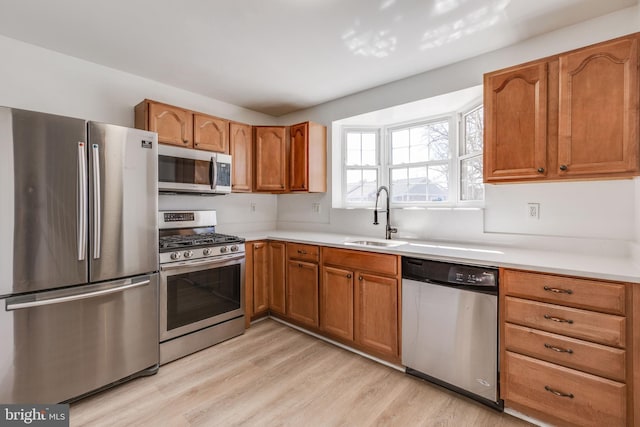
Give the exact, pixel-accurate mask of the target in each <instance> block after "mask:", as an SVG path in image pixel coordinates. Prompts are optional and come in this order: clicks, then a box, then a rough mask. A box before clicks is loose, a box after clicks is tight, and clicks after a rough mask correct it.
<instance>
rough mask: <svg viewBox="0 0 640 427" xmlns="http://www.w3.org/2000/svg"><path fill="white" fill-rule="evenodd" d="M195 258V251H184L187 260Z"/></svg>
mask: <svg viewBox="0 0 640 427" xmlns="http://www.w3.org/2000/svg"><path fill="white" fill-rule="evenodd" d="M192 256H193V251H184V257H185V258H191V257H192Z"/></svg>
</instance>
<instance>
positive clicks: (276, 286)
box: [269, 242, 287, 314]
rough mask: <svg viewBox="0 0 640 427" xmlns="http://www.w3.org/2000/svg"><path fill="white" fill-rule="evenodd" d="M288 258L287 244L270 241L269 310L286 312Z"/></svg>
mask: <svg viewBox="0 0 640 427" xmlns="http://www.w3.org/2000/svg"><path fill="white" fill-rule="evenodd" d="M286 259H287V244H286V243H284V242H269V267H270V268H271V272H270V274H269V310H271V311H272V312H275V313H280V314H285V313H286V299H287V292H286Z"/></svg>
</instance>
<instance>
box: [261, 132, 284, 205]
mask: <svg viewBox="0 0 640 427" xmlns="http://www.w3.org/2000/svg"><path fill="white" fill-rule="evenodd" d="M255 174H256V176H255V190H256V191H272V192H283V191H285V190H286V189H287V185H286V183H287V141H286V130H285V128H284V127H281V126H256V127H255Z"/></svg>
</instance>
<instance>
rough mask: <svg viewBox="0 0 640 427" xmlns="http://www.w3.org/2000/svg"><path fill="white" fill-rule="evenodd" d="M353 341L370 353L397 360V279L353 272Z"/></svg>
mask: <svg viewBox="0 0 640 427" xmlns="http://www.w3.org/2000/svg"><path fill="white" fill-rule="evenodd" d="M356 276H357V277H356V280H355V289H356V292H355V293H356V295H355V338H356V342H357V343H358V344H360V345H362V346H364V347H367V348H368V349H370V350H371V351H373V352H377V353H379V354H383V355H389V356H395V357H397V356H398V348H399V345H398V279H394V278H390V277H382V276H376V275H373V274H365V273H358V272H356Z"/></svg>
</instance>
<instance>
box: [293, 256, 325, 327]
mask: <svg viewBox="0 0 640 427" xmlns="http://www.w3.org/2000/svg"><path fill="white" fill-rule="evenodd" d="M287 273H288V274H287V315H288V316H289V317H290V318H291V319H293V320H296V321H298V322H300V323H303V324H305V325H308V326H313V327H317V326H318V264H315V263H310V262H304V261H293V260H292V261H289V264H288V271H287Z"/></svg>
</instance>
